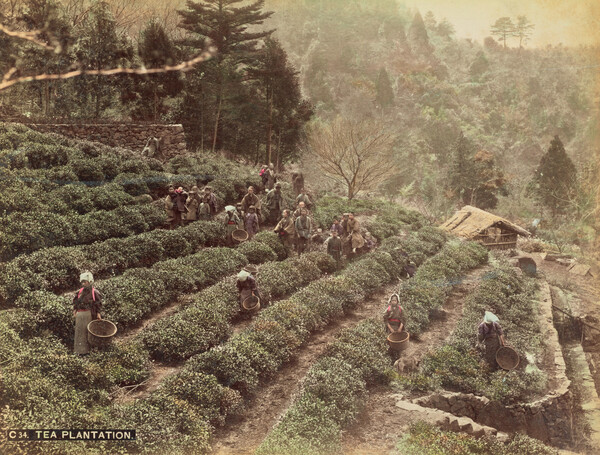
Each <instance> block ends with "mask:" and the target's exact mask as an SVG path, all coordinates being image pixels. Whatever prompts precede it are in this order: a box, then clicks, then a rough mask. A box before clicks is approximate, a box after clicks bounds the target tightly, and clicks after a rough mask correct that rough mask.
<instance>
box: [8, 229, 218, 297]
mask: <svg viewBox="0 0 600 455" xmlns="http://www.w3.org/2000/svg"><path fill="white" fill-rule="evenodd" d="M223 235H224V234H223V229H222V226H221V225H220V224H219V223H216V222H213V221H197V222H195V223H192V224H190V225H188V226H185V227H183V228H180V229H178V230H177V231H164V230H154V231H151V232H146V233H142V234H138V235H133V236H129V237H126V238H123V239H116V238H113V239H108V240H105V241H103V242H95V243H93V244H91V245H80V246H73V247H52V248H46V249H43V250H39V251H35V252H33V253H31V254H28V255H22V256H19V257H17V258H15V259H13V260H12V261H10V262H9V263H6V264H4V265H0V269H1V270H2V273H0V296H2V297H3V298H4V299H5V300H6V301H8V302H9V303H10V302H13V301H14V300H15V299H16V298H18V297H19V296H20V295H23V294H24V293H25V292H27V291H28V290H31V289H45V290H51V291H54V292H62V291H64V290H66V289H71V288H75V287H76V286H77V285H78V284H79V274H80V273H81V272H83V271H85V270H89V271H91V272H92V273H93V274H94V277H95V278H96V279H100V278H104V277H109V276H111V275H113V274H115V273H122V272H123V271H125V270H127V269H131V268H136V267H149V266H151V265H153V264H155V263H157V262H159V261H162V260H166V259H167V258H169V257H179V256H184V255H186V254H190V253H191V252H192V251H193V250H194V249H196V248H198V247H199V246H200V245H202V244H206V245H215V244H218V243H219V242H220V241H221V240H222V238H223Z"/></svg>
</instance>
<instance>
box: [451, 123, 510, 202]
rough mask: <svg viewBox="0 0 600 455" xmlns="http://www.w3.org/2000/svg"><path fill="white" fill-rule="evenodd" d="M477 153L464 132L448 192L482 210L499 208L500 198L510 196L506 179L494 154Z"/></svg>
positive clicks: (459, 138)
mask: <svg viewBox="0 0 600 455" xmlns="http://www.w3.org/2000/svg"><path fill="white" fill-rule="evenodd" d="M473 150H474V148H473V145H472V144H471V142H470V141H469V140H467V138H465V136H464V135H463V133H462V131H461V132H460V135H459V137H458V140H457V141H456V144H455V145H454V150H453V153H452V164H451V166H450V172H449V175H448V181H449V183H448V189H449V190H450V193H451V195H452V196H454V197H456V196H458V197H459V198H460V200H461V201H462V203H463V204H468V205H473V206H475V207H479V208H481V209H490V208H495V207H496V204H497V203H498V198H497V197H496V195H497V194H498V193H500V194H504V195H506V194H507V193H506V189H505V183H506V180H505V179H504V175H503V173H502V171H501V170H500V169H498V168H497V167H496V164H495V160H494V155H493V154H491V153H490V152H487V151H485V150H480V151H479V152H477V153H473Z"/></svg>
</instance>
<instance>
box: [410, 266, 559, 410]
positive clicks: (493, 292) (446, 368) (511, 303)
mask: <svg viewBox="0 0 600 455" xmlns="http://www.w3.org/2000/svg"><path fill="white" fill-rule="evenodd" d="M535 290H536V285H535V282H534V281H533V280H532V279H530V278H526V277H524V276H519V275H518V274H517V272H516V270H515V268H514V267H511V266H510V265H508V264H506V263H501V264H499V265H497V266H496V267H495V268H494V269H492V270H491V271H490V272H488V274H486V275H484V276H483V277H482V280H481V282H480V283H479V286H478V288H477V290H476V292H474V293H473V294H471V295H469V296H468V297H467V298H466V300H465V303H464V306H463V316H462V318H461V320H460V321H459V322H458V324H457V327H456V329H455V331H454V333H453V334H452V337H451V338H450V342H449V343H447V344H445V345H444V346H442V347H440V348H439V349H437V350H436V351H434V352H433V353H430V354H427V355H426V356H425V357H424V359H423V360H422V362H421V367H420V371H419V372H418V373H413V374H411V375H409V376H402V377H400V381H399V382H400V384H401V385H402V386H403V387H406V388H409V389H411V390H414V391H421V392H424V391H427V390H431V389H435V388H439V387H443V388H445V389H449V390H456V391H461V392H466V393H477V394H481V395H485V396H487V397H489V398H491V399H496V400H500V401H502V402H505V403H510V402H514V401H516V400H525V399H527V398H529V397H531V396H532V395H536V394H539V393H541V392H543V391H544V390H545V386H546V380H547V378H546V375H545V373H543V372H542V371H541V370H540V369H539V368H537V367H536V365H535V363H532V364H530V365H527V366H526V364H527V363H528V358H529V359H531V358H533V359H535V358H536V356H539V353H540V352H541V349H542V348H541V335H540V327H539V322H538V321H539V314H538V310H537V302H536V300H535ZM485 311H491V312H493V313H494V314H496V315H497V316H498V317H499V318H500V324H501V325H502V328H503V330H504V334H505V335H504V336H505V339H506V341H507V343H508V344H509V345H510V346H511V347H513V348H514V349H515V350H516V351H517V352H518V353H519V356H520V357H521V363H520V366H519V368H518V369H517V370H514V371H510V372H506V371H503V370H498V371H495V372H490V371H489V370H488V369H487V368H486V367H481V365H480V362H481V357H480V354H479V352H478V351H477V326H478V325H479V323H480V322H481V319H482V317H483V314H484V312H485Z"/></svg>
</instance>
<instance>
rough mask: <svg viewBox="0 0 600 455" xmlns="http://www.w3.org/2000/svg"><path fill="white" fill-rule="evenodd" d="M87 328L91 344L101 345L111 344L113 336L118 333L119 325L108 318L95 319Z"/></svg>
mask: <svg viewBox="0 0 600 455" xmlns="http://www.w3.org/2000/svg"><path fill="white" fill-rule="evenodd" d="M87 330H88V333H89V337H88V341H89V342H90V344H91V345H93V346H97V347H100V346H106V345H108V344H110V342H111V340H112V337H113V336H115V334H116V333H117V326H116V325H115V324H113V323H112V322H110V321H109V320H108V319H95V320H93V321H91V322H90V323H89V324H88V326H87Z"/></svg>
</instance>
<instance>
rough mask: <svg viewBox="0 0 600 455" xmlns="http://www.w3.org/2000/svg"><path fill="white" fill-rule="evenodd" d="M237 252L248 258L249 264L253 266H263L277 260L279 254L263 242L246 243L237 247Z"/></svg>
mask: <svg viewBox="0 0 600 455" xmlns="http://www.w3.org/2000/svg"><path fill="white" fill-rule="evenodd" d="M237 250H238V251H239V252H240V253H242V254H243V255H244V256H246V257H247V258H248V262H251V263H253V264H262V263H263V262H267V261H274V260H275V259H277V254H275V252H274V251H273V250H272V249H271V248H269V246H267V245H265V244H264V243H261V242H244V243H242V244H240V245H239V246H238V247H237Z"/></svg>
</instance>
